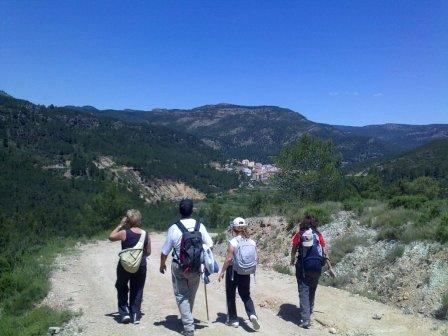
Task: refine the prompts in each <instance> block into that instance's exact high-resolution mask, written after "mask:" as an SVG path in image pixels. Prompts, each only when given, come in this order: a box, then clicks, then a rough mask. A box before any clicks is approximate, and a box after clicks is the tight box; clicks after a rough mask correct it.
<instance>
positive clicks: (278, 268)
mask: <svg viewBox="0 0 448 336" xmlns="http://www.w3.org/2000/svg"><path fill="white" fill-rule="evenodd" d="M273 269H274V271H276V272H278V273H281V274H287V275H293V273H292V272H291V269H290V268H289V266H286V265H283V264H275V265H274V267H273Z"/></svg>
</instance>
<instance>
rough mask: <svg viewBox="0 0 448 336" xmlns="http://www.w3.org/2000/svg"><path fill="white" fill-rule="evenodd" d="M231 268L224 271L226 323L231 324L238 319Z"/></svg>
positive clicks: (234, 283) (234, 282)
mask: <svg viewBox="0 0 448 336" xmlns="http://www.w3.org/2000/svg"><path fill="white" fill-rule="evenodd" d="M232 274H233V267H232V266H229V267H228V268H227V271H226V301H227V322H228V323H232V322H234V321H236V320H237V319H238V316H237V315H236V302H235V296H236V287H237V282H236V279H235V277H234V278H233V279H232Z"/></svg>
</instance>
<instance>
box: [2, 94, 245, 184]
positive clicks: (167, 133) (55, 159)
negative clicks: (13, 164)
mask: <svg viewBox="0 0 448 336" xmlns="http://www.w3.org/2000/svg"><path fill="white" fill-rule="evenodd" d="M0 139H2V141H3V143H4V145H5V146H11V147H14V148H18V149H20V150H23V151H27V152H28V153H29V155H30V156H33V157H35V158H36V160H38V161H40V162H41V165H44V164H55V163H61V162H65V161H66V160H72V161H73V159H74V158H75V157H76V158H77V159H78V160H77V162H78V164H79V163H82V164H83V165H84V166H85V167H81V169H79V171H80V172H82V171H85V170H86V169H87V168H88V167H89V166H91V162H92V160H93V159H95V158H97V157H98V156H99V155H109V156H112V157H113V158H114V160H115V161H116V162H117V163H119V164H122V165H126V166H132V167H134V168H135V169H137V170H139V171H140V172H141V173H142V175H143V176H144V178H146V179H148V180H150V179H154V178H162V179H171V180H175V181H177V180H180V181H184V182H186V183H188V184H190V185H192V186H193V187H196V188H198V189H200V190H202V191H205V192H216V191H219V190H223V189H228V188H232V187H235V186H237V185H238V177H237V176H236V175H234V174H228V173H223V172H218V171H216V170H214V169H212V168H211V167H210V166H209V163H210V162H211V161H213V160H220V159H221V156H220V154H219V153H218V152H217V151H215V150H213V149H211V148H210V147H208V146H206V145H204V144H203V143H202V142H201V141H199V140H197V139H196V138H195V137H194V136H192V135H189V134H185V133H181V132H179V131H175V130H170V129H168V128H164V127H161V126H154V125H148V124H136V123H132V124H131V123H126V122H123V121H119V120H117V119H113V118H109V117H106V116H98V115H93V114H92V113H90V112H87V111H85V110H84V109H78V108H71V107H54V106H49V107H45V106H42V105H35V104H32V103H30V102H27V101H24V100H18V99H14V98H12V97H10V96H8V95H5V94H2V95H0Z"/></svg>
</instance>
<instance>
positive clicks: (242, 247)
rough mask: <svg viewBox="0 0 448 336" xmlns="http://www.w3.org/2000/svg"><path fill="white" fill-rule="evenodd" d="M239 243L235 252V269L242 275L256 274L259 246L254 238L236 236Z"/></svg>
mask: <svg viewBox="0 0 448 336" xmlns="http://www.w3.org/2000/svg"><path fill="white" fill-rule="evenodd" d="M236 239H237V241H238V245H237V247H236V249H235V252H234V253H233V270H234V271H235V272H236V273H237V274H240V275H248V274H255V271H256V269H257V259H258V257H257V247H256V246H255V242H254V241H253V240H252V239H245V238H242V237H237V238H236Z"/></svg>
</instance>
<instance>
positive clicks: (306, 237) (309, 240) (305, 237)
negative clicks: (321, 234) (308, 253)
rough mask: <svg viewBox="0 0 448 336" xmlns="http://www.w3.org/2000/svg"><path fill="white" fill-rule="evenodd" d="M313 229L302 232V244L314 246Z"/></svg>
mask: <svg viewBox="0 0 448 336" xmlns="http://www.w3.org/2000/svg"><path fill="white" fill-rule="evenodd" d="M313 239H314V236H313V230H311V229H308V230H306V231H305V232H304V233H303V234H302V244H303V246H305V247H310V246H313Z"/></svg>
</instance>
